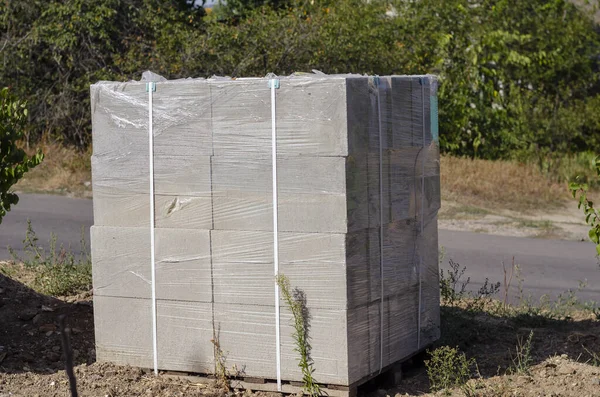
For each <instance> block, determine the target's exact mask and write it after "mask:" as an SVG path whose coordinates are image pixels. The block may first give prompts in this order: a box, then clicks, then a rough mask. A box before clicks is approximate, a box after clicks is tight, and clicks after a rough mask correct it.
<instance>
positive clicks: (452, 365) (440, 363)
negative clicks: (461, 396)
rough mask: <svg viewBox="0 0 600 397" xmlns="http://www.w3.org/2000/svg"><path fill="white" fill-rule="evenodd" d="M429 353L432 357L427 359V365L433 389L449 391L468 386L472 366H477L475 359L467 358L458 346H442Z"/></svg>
mask: <svg viewBox="0 0 600 397" xmlns="http://www.w3.org/2000/svg"><path fill="white" fill-rule="evenodd" d="M428 353H429V356H430V358H429V360H426V361H425V367H426V369H427V376H428V377H429V383H430V385H431V390H433V391H444V392H446V393H449V390H450V389H451V388H453V387H461V388H464V387H466V385H467V382H468V381H469V379H471V368H472V367H474V366H476V362H475V359H472V358H471V359H467V356H466V355H465V354H464V353H461V352H459V350H458V348H454V347H450V346H442V347H439V348H437V349H435V350H433V351H429V352H428ZM467 390H468V388H467Z"/></svg>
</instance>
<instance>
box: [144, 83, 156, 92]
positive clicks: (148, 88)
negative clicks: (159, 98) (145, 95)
mask: <svg viewBox="0 0 600 397" xmlns="http://www.w3.org/2000/svg"><path fill="white" fill-rule="evenodd" d="M150 91H152V92H156V83H155V82H153V81H151V82H149V83H146V92H150Z"/></svg>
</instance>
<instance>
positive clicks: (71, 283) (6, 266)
mask: <svg viewBox="0 0 600 397" xmlns="http://www.w3.org/2000/svg"><path fill="white" fill-rule="evenodd" d="M49 243H50V244H49V245H50V249H49V250H48V252H46V251H45V250H44V249H43V248H40V247H39V244H38V238H37V236H36V234H35V231H34V230H33V227H32V226H31V222H30V221H28V222H27V232H26V235H25V240H23V245H24V246H23V251H24V252H25V256H24V257H20V256H19V255H17V254H16V253H15V251H14V250H12V249H10V251H11V254H12V255H13V258H14V261H13V262H8V263H3V264H0V272H1V273H3V274H5V275H7V276H8V277H11V278H13V279H15V280H17V281H20V282H21V283H23V284H25V285H27V286H28V287H30V288H33V289H34V290H36V291H37V292H40V293H42V294H46V295H52V296H69V295H74V294H77V293H80V292H87V291H89V290H90V289H91V288H92V262H91V258H90V256H89V254H88V248H87V245H86V243H85V239H84V238H83V231H82V238H81V254H80V255H75V254H74V253H73V252H71V251H70V250H68V249H66V248H65V247H63V246H60V247H57V245H56V235H54V234H53V235H52V236H51V238H50V242H49Z"/></svg>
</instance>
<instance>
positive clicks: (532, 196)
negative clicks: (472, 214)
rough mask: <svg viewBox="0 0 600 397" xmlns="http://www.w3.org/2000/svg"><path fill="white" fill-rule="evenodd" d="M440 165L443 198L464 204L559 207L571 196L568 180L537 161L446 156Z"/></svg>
mask: <svg viewBox="0 0 600 397" xmlns="http://www.w3.org/2000/svg"><path fill="white" fill-rule="evenodd" d="M440 167H441V185H442V198H444V199H446V200H451V201H456V202H458V203H460V204H462V205H467V206H481V204H482V203H485V205H486V206H487V207H489V208H494V209H495V208H500V209H509V210H515V211H517V210H532V209H536V208H539V207H540V206H542V205H543V206H546V207H547V206H550V207H554V208H558V207H560V206H561V205H562V204H563V203H564V202H565V201H566V200H568V199H569V198H570V196H569V192H568V190H567V186H566V184H564V183H557V182H552V181H550V180H549V179H548V178H547V177H546V176H545V175H544V173H543V172H542V171H541V170H540V169H539V167H537V166H535V165H528V164H523V163H517V162H514V161H488V160H477V159H475V160H473V159H468V158H458V157H451V156H442V158H441V166H440Z"/></svg>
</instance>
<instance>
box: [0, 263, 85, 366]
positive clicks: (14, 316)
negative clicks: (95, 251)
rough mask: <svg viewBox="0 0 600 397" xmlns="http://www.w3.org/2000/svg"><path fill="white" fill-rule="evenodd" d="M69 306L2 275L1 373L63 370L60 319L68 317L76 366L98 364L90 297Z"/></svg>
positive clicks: (0, 304)
mask: <svg viewBox="0 0 600 397" xmlns="http://www.w3.org/2000/svg"><path fill="white" fill-rule="evenodd" d="M69 300H70V302H65V301H63V300H60V299H56V298H52V297H49V296H46V295H42V294H39V293H37V292H36V291H34V290H32V289H31V288H29V287H27V286H25V285H23V284H21V283H20V282H18V281H15V280H13V279H11V278H8V277H6V276H5V275H3V274H0V324H1V326H0V373H21V372H35V373H53V372H56V371H58V370H61V369H64V361H63V360H62V357H61V356H62V348H61V336H60V330H59V328H58V316H60V315H62V314H64V315H66V316H67V326H68V327H70V328H71V345H72V349H73V355H74V363H75V365H79V364H85V363H92V362H94V361H95V351H94V323H93V309H92V302H91V296H80V297H72V298H70V299H69Z"/></svg>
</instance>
